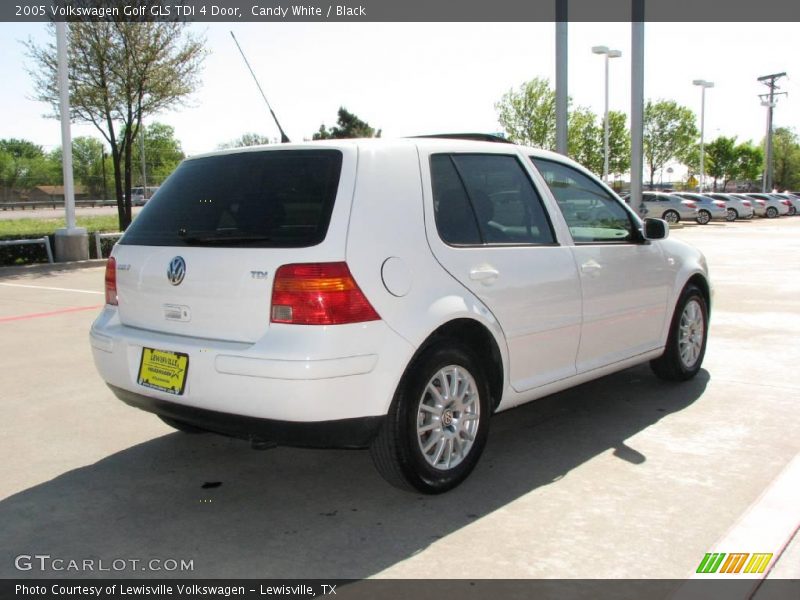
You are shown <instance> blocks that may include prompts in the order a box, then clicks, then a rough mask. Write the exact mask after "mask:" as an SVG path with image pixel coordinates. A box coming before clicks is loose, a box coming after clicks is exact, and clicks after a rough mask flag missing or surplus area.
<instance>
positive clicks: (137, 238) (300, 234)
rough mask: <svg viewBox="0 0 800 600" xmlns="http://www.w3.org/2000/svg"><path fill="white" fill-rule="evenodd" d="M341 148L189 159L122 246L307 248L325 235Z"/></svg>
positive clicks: (177, 170) (175, 173) (136, 220)
mask: <svg viewBox="0 0 800 600" xmlns="http://www.w3.org/2000/svg"><path fill="white" fill-rule="evenodd" d="M341 167H342V153H341V152H339V151H338V150H272V151H262V152H242V153H237V154H225V155H220V156H209V157H206V158H198V159H195V160H187V161H185V162H184V163H182V164H181V165H180V166H179V167H178V168H177V169H176V171H175V172H174V173H173V174H172V175H171V176H170V177H169V179H167V181H166V182H165V183H164V184H163V185H162V186H161V187H160V188H159V190H158V193H156V194H155V195H154V196H153V198H152V199H151V200H150V202H148V204H147V206H146V207H145V208H144V210H142V212H141V214H140V215H139V216H137V217H136V218H135V219H134V220H133V223H131V226H130V227H129V228H128V231H127V232H126V233H125V236H124V237H123V238H122V240H121V241H120V243H121V244H127V245H137V246H249V247H261V248H276V247H277V248H281V247H294V248H297V247H306V246H313V245H315V244H318V243H320V242H321V241H322V240H323V239H325V234H326V232H327V230H328V224H329V222H330V218H331V211H332V210H333V203H334V199H335V197H336V190H337V188H338V186H339V174H340V172H341Z"/></svg>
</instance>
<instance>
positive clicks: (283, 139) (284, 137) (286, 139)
mask: <svg viewBox="0 0 800 600" xmlns="http://www.w3.org/2000/svg"><path fill="white" fill-rule="evenodd" d="M231 37H232V38H233V41H234V42H235V43H236V47H237V48H238V49H239V53H240V54H241V55H242V58H243V59H244V64H246V65H247V68H248V69H249V71H250V75H252V76H253V81H255V82H256V86H257V87H258V91H259V92H261V97H262V98H264V102H266V103H267V108H268V109H269V112H270V114H271V115H272V118H273V119H275V125H277V126H278V131H280V132H281V144H288V143H289V142H290V141H291V140H290V139H289V136H287V135H286V133H284V131H283V127H281V124H280V123H279V122H278V117H276V116H275V111H274V110H272V107H271V106H270V105H269V100H267V96H266V95H265V94H264V90H262V89H261V84H260V83H258V79H256V74H255V73H253V68H252V67H251V66H250V63H249V62H247V57H246V56H245V55H244V51H243V50H242V47H241V46H240V45H239V40H237V39H236V36H235V35H233V32H232V31H231Z"/></svg>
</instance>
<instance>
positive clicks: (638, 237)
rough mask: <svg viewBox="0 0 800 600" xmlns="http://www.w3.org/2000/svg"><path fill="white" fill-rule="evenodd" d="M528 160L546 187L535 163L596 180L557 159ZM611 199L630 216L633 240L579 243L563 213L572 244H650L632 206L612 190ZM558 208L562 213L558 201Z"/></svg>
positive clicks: (641, 220)
mask: <svg viewBox="0 0 800 600" xmlns="http://www.w3.org/2000/svg"><path fill="white" fill-rule="evenodd" d="M528 160H530V162H531V164H532V165H533V166H534V168H535V169H536V171H537V172H538V173H539V176H540V177H541V178H542V179H543V180H544V182H545V184H546V185H547V179H546V178H545V176H544V175H542V172H541V170H540V169H539V166H538V165H537V164H536V162H535V161H544V162H547V163H552V164H556V165H561V166H562V167H567V168H568V169H572V170H573V171H577V172H578V173H580V174H581V175H583V176H585V177H589V179H590V180H594V179H595V177H594V176H593V175H591V176H590V174H587V173H584V172H583V171H581V170H579V169H576V168H575V167H574V166H573V165H570V164H567V163H565V162H562V161H560V160H557V159H553V158H545V157H539V156H532V155H528ZM604 186H605V184H603V186H601V189H605V187H604ZM606 187H607V186H606ZM547 188H548V190H549V191H550V194H551V195H552V196H553V199H554V200H556V197H555V194H554V193H553V190H552V189H551V188H550V186H549V185H547ZM610 198H611V200H613V201H614V202H616V203H617V204H618V205H619V206H621V207H622V209H623V210H624V211H625V213H626V214H627V215H628V221H629V222H630V224H631V232H632V233H633V239H630V240H593V241H591V242H581V241H578V240H576V239H575V236H573V235H572V230H570V228H569V223H566V218H565V217H564V213H563V211H562V212H561V218H562V219H564V222H565V223H566V225H567V230H568V231H569V235H570V238H572V243H573V244H575V245H576V246H641V245H645V244H649V243H650V240H648V239H647V238H645V237H644V233H643V232H642V229H643V227H644V219H640V217H639V215H637V214H636V212H635V211H634V210H633V209H632V208H631V207H630V206H628V204H627V203H626V202H625V201H624V200H621V199H620V198H619V197H618V196H617V194H615V193H614V192H613V190H612V193H611V196H610ZM642 201H644V200H642ZM556 206H558V210H559V211H561V206H560V205H559V204H558V200H556ZM640 222H641V223H642V226H641V227H640V226H639V223H640Z"/></svg>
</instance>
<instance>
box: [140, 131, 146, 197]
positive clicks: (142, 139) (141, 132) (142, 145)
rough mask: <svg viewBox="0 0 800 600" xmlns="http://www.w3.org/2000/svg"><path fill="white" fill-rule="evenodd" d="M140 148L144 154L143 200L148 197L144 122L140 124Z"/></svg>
mask: <svg viewBox="0 0 800 600" xmlns="http://www.w3.org/2000/svg"><path fill="white" fill-rule="evenodd" d="M139 148H140V152H139V153H140V154H141V155H142V200H146V199H147V162H146V161H145V157H144V123H141V125H140V126H139Z"/></svg>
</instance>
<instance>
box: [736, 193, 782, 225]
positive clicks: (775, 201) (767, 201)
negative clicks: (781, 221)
mask: <svg viewBox="0 0 800 600" xmlns="http://www.w3.org/2000/svg"><path fill="white" fill-rule="evenodd" d="M745 196H748V197H750V198H754V199H756V200H761V204H763V207H764V215H763V216H765V217H767V218H768V219H775V218H777V217H780V216H783V215H788V214H789V206H788V205H787V204H786V202H784V200H783V199H782V198H776V197H774V196H773V195H772V194H757V193H748V194H745Z"/></svg>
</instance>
